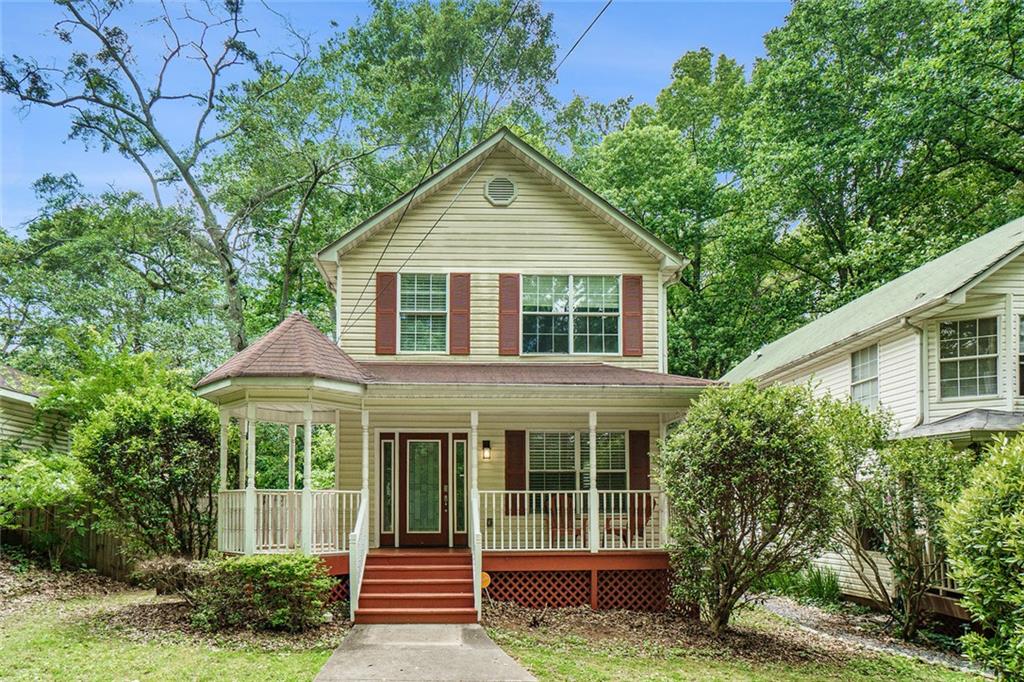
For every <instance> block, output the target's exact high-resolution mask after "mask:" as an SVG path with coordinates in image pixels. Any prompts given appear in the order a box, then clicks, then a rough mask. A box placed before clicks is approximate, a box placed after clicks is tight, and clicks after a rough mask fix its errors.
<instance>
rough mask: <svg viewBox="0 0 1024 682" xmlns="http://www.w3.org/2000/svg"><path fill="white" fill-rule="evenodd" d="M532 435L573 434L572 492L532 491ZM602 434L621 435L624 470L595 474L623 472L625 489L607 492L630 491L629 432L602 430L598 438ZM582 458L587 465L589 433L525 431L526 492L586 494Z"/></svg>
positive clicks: (550, 430)
mask: <svg viewBox="0 0 1024 682" xmlns="http://www.w3.org/2000/svg"><path fill="white" fill-rule="evenodd" d="M534 433H559V434H563V433H574V434H576V443H575V445H576V447H575V453H574V466H575V468H574V471H573V473H574V475H575V485H576V487H575V488H573V489H572V490H536V489H534V488H532V487H531V486H530V473H531V472H532V471H533V469H532V467H531V466H530V460H531V453H530V449H531V448H530V435H531V434H534ZM602 433H617V434H622V443H623V452H624V455H625V456H624V458H623V464H624V466H625V469H601V468H598V470H597V472H598V473H623V472H624V473H625V475H626V476H625V481H626V487H625V488H623V489H622V490H609V491H608V492H626V491H628V490H631V488H630V487H629V486H630V480H629V431H628V430H626V429H603V430H600V431H598V432H597V434H598V436H600V434H602ZM584 441H586V443H587V446H586V449H584V446H583V443H584ZM584 456H586V458H587V461H588V463H589V460H590V431H580V430H577V429H566V430H557V429H537V430H533V431H530V430H527V432H526V490H527V491H530V492H539V493H559V492H563V493H568V492H587V491H588V490H590V488H589V487H587V488H584V487H582V486H583V473H584V471H583V457H584ZM538 471H545V470H541V469H539V470H538ZM551 471H559V472H566V471H568V469H552V470H551ZM598 491H600V492H605V491H604V490H602V489H601V488H598Z"/></svg>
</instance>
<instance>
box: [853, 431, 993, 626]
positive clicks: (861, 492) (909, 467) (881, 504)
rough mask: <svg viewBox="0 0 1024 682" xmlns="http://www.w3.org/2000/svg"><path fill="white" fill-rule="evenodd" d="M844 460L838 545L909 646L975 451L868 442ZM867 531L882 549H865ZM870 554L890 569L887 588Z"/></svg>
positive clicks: (924, 442) (925, 442)
mask: <svg viewBox="0 0 1024 682" xmlns="http://www.w3.org/2000/svg"><path fill="white" fill-rule="evenodd" d="M846 455H847V458H846V459H845V460H843V461H841V462H840V465H839V475H840V478H841V480H842V489H843V502H844V505H843V506H844V522H843V525H842V526H841V528H840V531H839V533H838V538H839V541H840V542H841V543H842V545H843V546H844V549H845V552H846V554H848V555H850V557H851V558H852V560H850V559H848V563H849V565H850V567H851V569H852V570H854V571H855V572H857V573H858V575H859V576H860V578H861V581H862V582H864V583H865V585H866V586H867V588H868V590H869V591H870V592H871V594H872V597H873V598H874V599H875V600H876V601H878V602H880V603H881V604H884V605H885V606H886V607H887V608H888V610H889V612H890V613H891V615H892V616H893V618H894V620H895V621H896V623H897V624H898V626H899V629H900V635H901V636H902V637H903V638H904V639H907V640H910V639H913V638H914V637H915V635H916V634H917V631H918V628H919V627H920V626H921V624H922V622H923V620H924V616H925V603H924V598H925V594H926V592H927V590H928V588H930V587H931V586H932V585H933V584H934V583H935V581H936V578H937V576H938V571H939V569H940V567H941V561H942V558H943V556H944V543H943V541H942V535H941V533H940V532H939V524H940V522H941V519H942V515H943V505H944V504H945V503H947V502H948V501H949V500H953V499H956V497H957V495H959V493H960V490H961V488H962V487H963V485H964V484H965V482H966V481H967V477H968V476H969V475H970V472H971V469H972V468H973V466H974V464H975V462H976V459H977V457H976V455H975V453H974V452H973V451H972V450H969V449H966V450H957V449H955V448H954V447H953V446H951V445H950V444H949V443H947V442H945V441H940V440H929V439H924V438H914V439H906V440H896V441H892V442H890V443H887V444H885V445H884V446H881V447H878V446H876V445H875V444H873V443H870V442H868V443H865V444H864V447H863V448H862V449H860V450H855V449H852V448H851V449H849V450H848V451H847V452H846ZM865 530H868V531H871V532H874V533H875V534H877V536H878V537H879V540H880V546H879V547H867V546H865V543H864V536H863V531H865ZM872 550H877V551H878V552H880V553H881V555H882V556H884V557H885V559H886V560H887V561H888V563H889V565H890V567H891V569H892V577H893V581H892V586H891V588H890V587H889V586H888V585H886V583H885V581H883V580H882V578H881V572H880V570H879V566H878V563H879V562H878V561H877V559H876V554H874V553H873V552H872ZM890 592H892V593H895V595H894V596H891V595H890Z"/></svg>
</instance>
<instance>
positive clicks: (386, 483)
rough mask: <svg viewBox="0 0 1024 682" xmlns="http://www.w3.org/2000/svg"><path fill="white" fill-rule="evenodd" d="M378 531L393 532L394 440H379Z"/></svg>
mask: <svg viewBox="0 0 1024 682" xmlns="http://www.w3.org/2000/svg"><path fill="white" fill-rule="evenodd" d="M380 456H381V457H380V459H381V462H380V469H381V471H380V480H381V488H380V497H381V500H380V532H381V533H394V532H395V519H394V511H395V490H394V478H395V442H394V441H392V440H382V441H381V442H380Z"/></svg>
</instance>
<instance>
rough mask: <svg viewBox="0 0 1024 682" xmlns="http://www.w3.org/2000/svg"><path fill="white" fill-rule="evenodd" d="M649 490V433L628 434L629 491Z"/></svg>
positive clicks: (636, 432)
mask: <svg viewBox="0 0 1024 682" xmlns="http://www.w3.org/2000/svg"><path fill="white" fill-rule="evenodd" d="M650 488H651V432H650V431H630V432H629V489H630V490H650Z"/></svg>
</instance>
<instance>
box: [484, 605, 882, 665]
mask: <svg viewBox="0 0 1024 682" xmlns="http://www.w3.org/2000/svg"><path fill="white" fill-rule="evenodd" d="M748 623H750V624H748ZM483 624H484V625H485V626H486V627H489V628H496V629H498V630H505V631H509V630H511V631H514V632H518V633H521V634H527V635H530V636H532V637H535V638H537V639H539V640H541V641H549V642H552V643H556V642H558V641H564V640H566V639H567V638H577V639H579V640H581V641H582V642H585V643H586V644H588V645H590V646H596V647H606V646H614V647H617V648H620V647H628V648H631V649H634V650H636V651H637V652H638V653H643V652H651V653H657V652H659V651H661V652H664V651H684V652H685V650H692V651H690V652H687V653H692V654H694V655H700V656H713V657H716V658H725V657H729V658H736V659H740V660H744V661H749V662H756V663H841V662H844V661H847V660H849V659H850V658H852V657H853V656H854V655H855V654H857V652H856V650H855V649H853V648H852V647H850V646H847V645H845V644H843V643H841V642H831V641H827V640H823V639H822V638H820V637H817V636H815V635H813V634H811V633H808V632H805V631H803V630H800V629H798V628H793V627H788V626H786V625H785V624H784V623H782V622H781V621H779V620H778V619H776V618H774V617H773V616H770V615H768V614H765V613H763V612H759V613H756V614H748V617H747V618H746V619H745V622H743V623H741V624H737V625H734V626H733V627H731V628H730V631H729V632H728V633H726V634H724V635H723V636H722V637H715V636H713V635H712V634H711V633H710V632H709V631H708V630H707V628H705V627H704V626H703V625H702V624H701V623H699V622H698V621H696V620H694V619H692V618H689V617H685V616H679V615H675V614H671V613H641V612H636V611H592V610H590V609H589V608H587V607H579V608H571V609H546V610H536V609H527V608H523V607H521V606H518V605H515V604H511V603H494V604H489V605H487V604H485V605H484V613H483ZM859 655H861V656H863V653H860V654H859Z"/></svg>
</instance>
